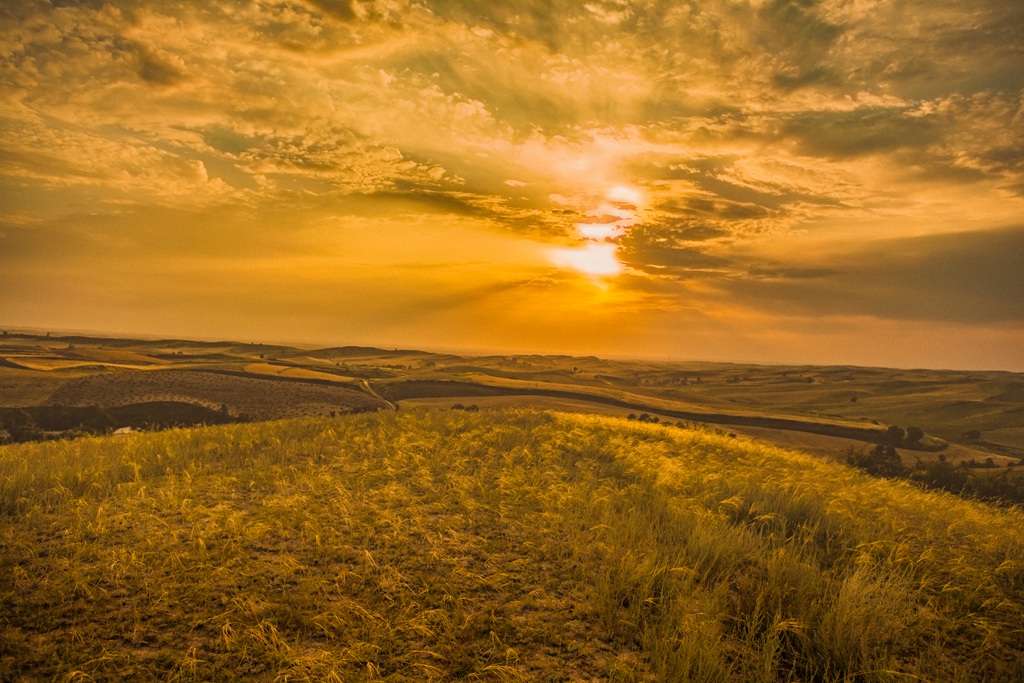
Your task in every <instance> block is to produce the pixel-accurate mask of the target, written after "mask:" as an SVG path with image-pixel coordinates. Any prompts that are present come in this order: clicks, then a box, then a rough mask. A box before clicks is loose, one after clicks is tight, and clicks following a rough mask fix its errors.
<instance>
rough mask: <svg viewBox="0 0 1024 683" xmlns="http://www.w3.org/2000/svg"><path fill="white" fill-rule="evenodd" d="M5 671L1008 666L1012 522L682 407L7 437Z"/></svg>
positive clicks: (219, 673) (1012, 627) (462, 674)
mask: <svg viewBox="0 0 1024 683" xmlns="http://www.w3.org/2000/svg"><path fill="white" fill-rule="evenodd" d="M0 515H2V516H3V520H2V522H0V678H3V679H4V680H9V679H13V680H18V679H19V678H24V679H26V680H35V679H50V678H60V679H63V680H79V679H81V680H88V679H89V678H92V679H95V680H122V679H133V680H167V679H177V680H210V679H217V680H241V679H246V680H267V681H271V680H292V681H295V680H388V681H422V680H494V681H515V680H540V681H544V680H548V681H555V680H558V681H563V680H578V681H584V680H586V681H590V680H613V681H655V680H673V681H684V680H693V681H723V680H741V681H786V680H820V681H840V680H857V681H888V680H905V679H907V678H908V676H907V675H909V678H910V679H911V680H915V678H914V677H917V678H916V679H920V680H934V681H957V680H962V681H967V680H971V681H983V680H992V681H1002V680H1017V679H1019V677H1020V676H1021V672H1022V670H1024V659H1022V652H1024V634H1022V631H1021V618H1020V614H1021V610H1022V603H1024V517H1022V515H1021V514H1020V513H1019V512H1016V511H1012V510H1010V511H1007V510H998V509H995V508H990V507H987V506H984V505H981V504H975V503H971V502H966V501H963V500H961V499H958V498H954V497H953V496H949V495H945V494H941V493H931V492H923V491H919V490H916V489H914V488H912V487H911V486H909V485H907V484H904V483H892V482H888V481H884V480H877V479H871V478H868V477H866V476H863V475H860V474H858V473H856V472H854V471H852V470H849V469H846V468H844V467H841V466H838V465H835V464H832V463H828V462H823V461H820V460H816V459H813V458H811V457H809V456H803V455H800V454H796V453H792V452H788V451H782V450H779V449H776V448H772V447H767V446H762V445H757V444H754V443H751V442H746V441H742V440H735V439H729V438H726V437H721V436H715V435H712V434H707V433H704V432H699V431H687V430H682V429H676V428H666V427H661V426H654V425H642V424H635V423H628V422H626V421H623V420H618V419H609V418H598V417H586V416H575V415H574V416H569V415H562V414H552V413H538V412H519V411H510V412H494V413H491V412H482V413H461V412H451V413H408V412H403V413H381V414H374V415H361V416H347V417H344V418H339V419H330V420H329V419H309V420H293V421H285V422H273V423H260V424H242V425H228V426H221V427H209V428H202V429H192V430H175V431H168V432H162V433H155V434H141V435H133V436H129V437H120V438H89V439H80V440H76V441H68V442H52V443H42V444H21V445H17V446H6V447H2V448H0Z"/></svg>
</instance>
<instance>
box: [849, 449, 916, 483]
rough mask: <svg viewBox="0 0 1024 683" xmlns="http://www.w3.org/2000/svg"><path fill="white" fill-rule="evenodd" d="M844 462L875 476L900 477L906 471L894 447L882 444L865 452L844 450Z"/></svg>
mask: <svg viewBox="0 0 1024 683" xmlns="http://www.w3.org/2000/svg"><path fill="white" fill-rule="evenodd" d="M846 462H847V463H848V464H850V465H853V466H854V467H859V468H860V469H862V470H864V471H865V472H867V473H868V474H870V475H872V476H875V477H902V476H903V475H905V474H906V473H907V471H908V470H907V468H906V467H904V465H903V461H902V460H901V459H900V456H899V454H898V453H897V452H896V449H895V448H894V447H893V446H883V445H882V444H878V445H877V446H875V447H874V449H872V450H871V451H869V452H867V453H865V452H864V451H855V450H853V449H852V448H851V449H850V450H848V451H847V452H846Z"/></svg>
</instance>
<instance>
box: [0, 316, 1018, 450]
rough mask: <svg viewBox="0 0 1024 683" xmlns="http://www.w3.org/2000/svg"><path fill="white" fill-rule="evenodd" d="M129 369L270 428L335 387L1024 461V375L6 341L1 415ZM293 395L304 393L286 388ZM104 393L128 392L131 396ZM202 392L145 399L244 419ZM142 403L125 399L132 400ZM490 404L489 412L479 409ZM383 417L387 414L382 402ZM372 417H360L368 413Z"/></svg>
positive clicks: (2, 342)
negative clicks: (641, 416)
mask: <svg viewBox="0 0 1024 683" xmlns="http://www.w3.org/2000/svg"><path fill="white" fill-rule="evenodd" d="M32 368H38V369H39V370H40V371H35V370H33V369H32ZM132 369H135V370H145V371H147V372H155V373H158V374H156V375H154V377H155V378H159V379H160V380H163V379H166V378H175V377H176V378H177V379H178V380H180V379H181V376H176V375H171V374H167V373H166V372H165V370H172V369H173V370H175V371H189V372H201V371H202V372H205V371H210V372H216V373H222V374H224V375H225V376H227V375H228V374H231V373H235V374H236V375H241V376H246V375H248V377H246V379H252V380H254V381H255V380H258V379H259V378H261V377H265V378H267V379H268V380H269V379H273V380H274V381H275V382H277V383H278V384H277V385H276V386H275V389H274V391H273V392H268V391H259V392H256V393H255V397H256V398H254V399H253V400H252V401H249V404H250V410H251V412H254V413H255V414H258V415H259V416H261V419H271V418H277V417H287V416H299V415H313V414H324V413H326V414H329V413H330V411H331V410H335V411H337V410H338V409H339V406H338V405H336V404H335V399H336V398H337V397H332V398H331V399H330V400H325V399H324V397H323V396H321V397H319V398H318V397H310V396H309V395H308V392H307V389H308V387H307V388H305V389H299V388H296V387H298V386H300V385H310V384H311V383H312V384H315V383H317V382H321V383H330V384H331V385H336V388H338V389H342V390H346V389H349V390H355V391H359V393H360V394H363V395H364V397H363V398H362V399H361V400H366V398H367V397H368V398H369V399H372V396H369V394H368V392H367V391H366V389H367V388H368V386H369V385H367V384H366V383H367V382H369V383H370V384H372V386H373V388H374V389H375V390H377V391H379V392H380V393H381V395H383V396H384V397H385V398H389V399H390V400H392V401H398V402H401V403H406V404H408V405H413V404H416V403H418V402H422V401H426V400H428V399H429V400H435V399H437V400H438V401H439V402H440V403H444V400H445V399H454V400H452V401H451V402H452V403H456V402H463V403H466V402H468V403H472V402H475V401H476V399H481V400H480V401H479V402H480V403H481V404H483V403H487V404H488V405H499V404H501V405H534V406H538V407H563V408H566V409H581V410H585V411H587V412H597V413H606V414H628V413H629V412H637V413H640V412H648V413H651V414H658V415H660V416H661V417H662V418H666V417H667V418H669V419H672V420H684V421H704V422H707V423H710V424H716V425H720V426H721V428H722V429H725V430H737V429H740V430H745V433H749V434H759V435H760V436H761V438H765V439H768V440H769V441H772V442H774V443H786V444H791V445H794V446H799V447H803V448H807V449H808V450H810V451H812V452H815V453H821V454H825V455H828V456H830V457H837V456H841V455H842V453H843V452H844V451H845V450H846V448H847V447H848V444H847V443H846V442H844V441H843V439H847V440H854V441H858V442H860V443H875V442H877V441H878V439H879V437H878V434H879V433H881V432H884V431H885V430H886V429H887V428H888V427H889V426H891V425H897V426H900V427H901V428H904V429H906V428H908V427H911V426H913V427H917V428H919V429H921V430H922V431H923V432H924V433H925V435H926V436H927V438H926V439H924V440H922V441H921V442H920V443H918V444H917V445H912V444H911V445H909V446H911V449H913V448H918V447H919V446H922V445H923V446H927V447H928V448H931V449H933V450H934V451H936V452H937V451H938V450H939V449H941V448H942V447H943V444H944V443H945V444H948V449H947V451H944V453H945V455H947V456H949V458H950V459H951V461H954V462H958V461H960V460H963V459H966V460H971V459H974V460H976V461H978V462H984V461H986V460H987V459H988V458H992V459H993V462H997V463H1009V462H1013V461H1022V460H1024V375H1022V374H1019V373H1016V374H1015V373H1008V372H967V371H949V370H899V369H887V368H860V367H848V366H837V367H814V366H756V365H745V364H735V363H706V362H685V363H680V362H676V363H673V362H655V361H640V360H637V361H625V360H607V359H600V358H596V357H593V356H587V357H571V356H556V355H491V356H464V355H458V354H450V353H427V352H423V351H413V350H395V349H379V348H372V347H365V346H340V347H332V348H322V349H312V348H296V347H289V346H284V345H272V344H243V343H238V342H232V341H223V342H195V341H186V340H132V339H104V338H89V337H83V336H70V337H47V336H33V335H8V336H7V337H0V406H4V407H30V406H38V405H41V404H43V403H45V402H46V401H47V400H48V399H49V396H50V394H52V393H54V392H55V391H58V390H59V389H60V387H61V386H67V387H69V388H68V389H66V390H67V391H77V389H73V387H75V386H77V385H76V384H75V382H79V381H81V378H83V377H87V376H94V377H101V376H104V375H108V374H109V375H112V376H113V375H117V374H121V373H122V372H123V371H126V370H132ZM207 379H208V378H207ZM97 381H99V382H100V383H101V384H102V382H107V381H108V380H97ZM116 382H121V380H116V381H115V383H116ZM289 382H291V383H294V384H295V385H296V387H291V388H289V385H288V383H289ZM86 383H88V382H86ZM239 386H240V385H239ZM263 386H269V385H263ZM109 388H111V389H115V388H116V389H117V390H118V391H120V390H122V389H126V390H127V389H128V386H127V384H117V385H116V387H115V386H111V387H109ZM193 389H195V390H196V391H199V388H198V387H192V388H190V389H189V390H188V391H182V387H174V386H168V387H164V388H163V390H161V388H160V387H156V386H152V385H150V386H149V387H148V389H147V390H146V391H145V392H142V393H143V394H144V396H145V398H146V399H147V400H153V401H179V400H185V401H186V402H187V401H192V400H194V401H195V402H196V405H200V406H205V407H216V408H219V407H220V406H221V405H223V404H228V405H230V406H232V408H231V409H232V411H233V413H234V414H236V415H237V414H238V413H240V412H242V410H241V408H236V407H235V406H236V403H238V402H239V401H242V400H243V397H242V394H243V393H244V392H243V391H241V390H240V391H234V390H229V389H224V390H222V391H220V392H219V393H217V395H216V396H210V395H207V394H205V393H203V392H205V391H207V389H208V388H207V389H203V390H202V391H200V393H197V394H193V393H190V392H192V391H193ZM133 392H134V393H133ZM303 392H307V393H303ZM137 393H139V392H136V391H135V390H134V389H131V390H129V395H130V396H135V395H136V394H137ZM100 394H102V391H101V392H100ZM189 396H192V398H189ZM484 397H490V398H487V400H486V401H483V400H482V399H483V398H484ZM498 397H506V398H504V399H499V398H498ZM513 397H514V398H513ZM349 398H352V397H351V396H349ZM93 399H95V400H97V401H100V402H101V403H102V401H104V400H107V401H111V400H115V401H120V399H115V398H114V395H113V394H110V393H109V392H108V394H107V395H106V397H105V398H104V396H101V395H96V396H94V397H93V398H92V399H90V400H93ZM289 400H294V401H297V403H296V405H289V404H288V401H289ZM352 400H355V399H354V398H352ZM253 402H255V403H258V404H259V407H260V409H259V410H256V407H257V406H253V405H251V404H252V403H253ZM410 402H411V403H410ZM214 404H217V405H216V406H214ZM346 405H347V404H346ZM374 405H376V406H378V407H379V406H385V404H384V403H383V402H377V403H376V404H374ZM573 406H575V407H573ZM599 406H604V407H599ZM372 407H373V406H372V405H368V404H360V408H359V409H363V408H372ZM624 411H625V412H624ZM2 428H3V425H0V429H2ZM758 430H760V431H758ZM794 431H802V432H804V433H805V434H807V435H808V436H806V437H800V438H799V439H797V438H795V437H794V436H793V435H792V434H790V432H794ZM0 437H2V435H0ZM819 437H820V438H819ZM903 446H908V444H903ZM919 456H920V457H923V458H925V459H927V458H929V457H938V456H928V455H927V454H925V455H922V452H921V451H916V450H915V451H914V452H913V453H911V455H909V456H907V457H906V458H905V459H908V460H910V461H913V460H915V459H916V458H917V457H919Z"/></svg>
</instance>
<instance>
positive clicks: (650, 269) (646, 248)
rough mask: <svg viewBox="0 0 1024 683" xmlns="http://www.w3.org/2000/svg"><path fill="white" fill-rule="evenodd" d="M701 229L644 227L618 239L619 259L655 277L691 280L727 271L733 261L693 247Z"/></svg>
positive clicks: (704, 249)
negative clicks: (722, 269) (712, 271)
mask: <svg viewBox="0 0 1024 683" xmlns="http://www.w3.org/2000/svg"><path fill="white" fill-rule="evenodd" d="M701 228H702V226H682V227H668V226H641V227H637V228H633V229H632V230H631V231H630V232H629V233H628V234H627V235H625V236H623V237H622V238H621V239H620V240H619V258H620V259H621V260H622V262H623V263H625V264H627V265H628V266H630V267H632V268H634V269H635V270H638V271H642V272H647V273H651V274H653V275H672V276H674V277H692V276H696V275H699V274H702V273H704V272H705V271H708V270H714V269H721V268H725V267H726V266H728V265H729V264H730V261H729V260H728V259H727V258H725V257H723V256H719V255H717V254H713V253H710V251H709V249H708V247H707V246H695V245H693V244H692V242H694V241H700V240H699V238H698V239H694V238H693V237H692V235H693V234H694V232H696V234H697V235H700V234H701Z"/></svg>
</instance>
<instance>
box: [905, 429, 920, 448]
mask: <svg viewBox="0 0 1024 683" xmlns="http://www.w3.org/2000/svg"><path fill="white" fill-rule="evenodd" d="M923 438H924V430H922V429H921V428H920V427H907V443H908V444H916V443H918V442H919V441H921V439H923Z"/></svg>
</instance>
